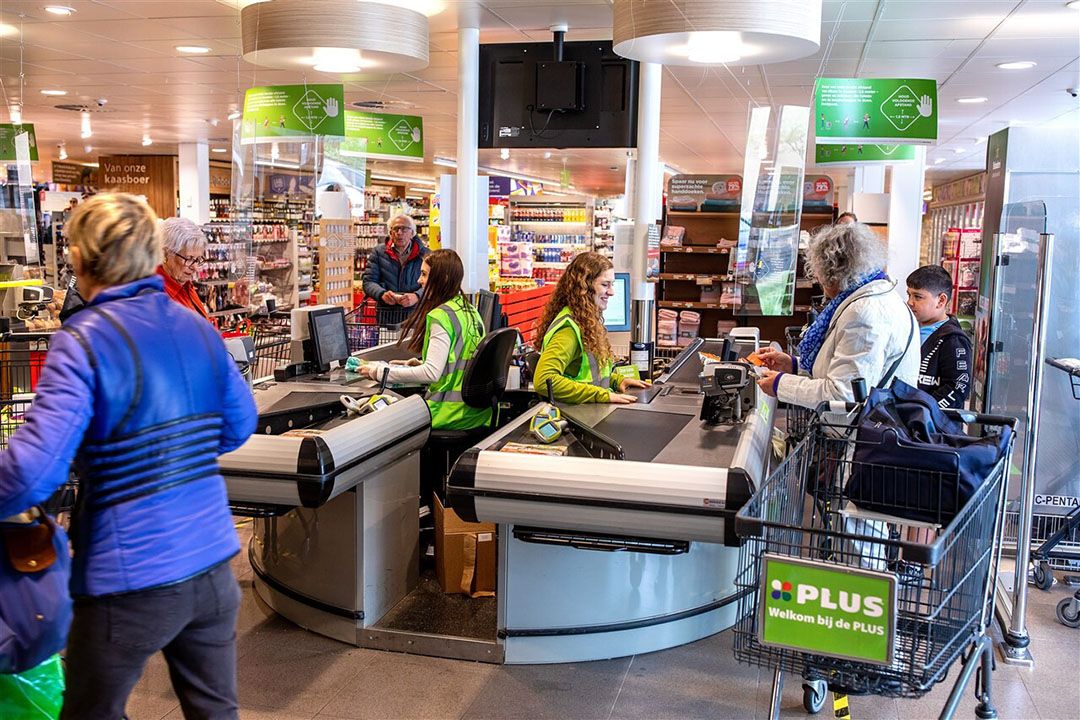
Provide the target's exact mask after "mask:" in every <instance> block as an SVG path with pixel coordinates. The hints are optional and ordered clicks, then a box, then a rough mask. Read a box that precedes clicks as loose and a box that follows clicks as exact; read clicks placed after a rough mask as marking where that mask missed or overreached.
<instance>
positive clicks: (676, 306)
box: [657, 300, 733, 310]
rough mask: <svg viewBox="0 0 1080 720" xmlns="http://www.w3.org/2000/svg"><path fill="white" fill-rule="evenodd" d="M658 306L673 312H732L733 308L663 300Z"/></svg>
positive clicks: (712, 303)
mask: <svg viewBox="0 0 1080 720" xmlns="http://www.w3.org/2000/svg"><path fill="white" fill-rule="evenodd" d="M657 305H659V306H660V307H662V308H671V309H673V310H730V309H731V308H732V307H733V305H732V304H731V303H721V302H691V301H689V300H686V301H683V300H661V301H660V302H658V303H657Z"/></svg>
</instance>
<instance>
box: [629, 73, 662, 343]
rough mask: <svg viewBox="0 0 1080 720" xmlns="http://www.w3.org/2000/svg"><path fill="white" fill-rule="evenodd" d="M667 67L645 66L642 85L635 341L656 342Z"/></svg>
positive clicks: (637, 171)
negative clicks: (652, 269)
mask: <svg viewBox="0 0 1080 720" xmlns="http://www.w3.org/2000/svg"><path fill="white" fill-rule="evenodd" d="M663 70H664V67H663V65H660V64H658V63H641V65H640V68H639V71H638V72H639V82H638V128H637V167H636V168H635V179H634V204H633V207H632V208H631V210H632V212H633V213H634V252H633V259H632V264H631V274H630V280H631V283H630V285H631V298H632V299H633V301H634V303H633V305H634V324H633V335H632V337H631V340H632V341H634V342H652V339H653V299H654V298H655V296H656V291H655V285H654V284H653V283H648V282H646V281H645V271H646V267H647V265H648V253H649V226H651V225H653V224H655V223H656V221H657V220H658V219H659V218H660V198H661V196H660V190H661V188H662V187H663V179H664V171H663V169H662V168H661V167H660V83H661V80H662V78H663Z"/></svg>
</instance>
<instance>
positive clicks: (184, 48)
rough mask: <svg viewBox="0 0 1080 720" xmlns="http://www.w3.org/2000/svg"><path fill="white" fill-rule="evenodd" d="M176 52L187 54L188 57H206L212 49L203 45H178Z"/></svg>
mask: <svg viewBox="0 0 1080 720" xmlns="http://www.w3.org/2000/svg"><path fill="white" fill-rule="evenodd" d="M176 51H177V52H182V53H187V54H188V55H205V54H206V53H208V52H210V48H208V47H204V46H202V45H177V46H176Z"/></svg>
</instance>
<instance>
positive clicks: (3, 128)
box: [0, 123, 38, 162]
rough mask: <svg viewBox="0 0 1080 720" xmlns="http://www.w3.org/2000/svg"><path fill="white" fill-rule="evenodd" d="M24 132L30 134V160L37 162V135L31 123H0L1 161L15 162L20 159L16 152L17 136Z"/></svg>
mask: <svg viewBox="0 0 1080 720" xmlns="http://www.w3.org/2000/svg"><path fill="white" fill-rule="evenodd" d="M22 133H26V134H27V135H29V136H30V137H29V138H28V141H29V144H30V160H31V161H32V162H37V160H38V147H37V135H35V134H34V126H33V125H31V124H30V123H23V124H22V125H13V124H11V123H0V161H7V162H15V161H16V160H18V159H19V157H18V154H17V153H16V152H15V136H17V135H21V134H22Z"/></svg>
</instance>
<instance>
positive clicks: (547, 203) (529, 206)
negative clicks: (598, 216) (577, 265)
mask: <svg viewBox="0 0 1080 720" xmlns="http://www.w3.org/2000/svg"><path fill="white" fill-rule="evenodd" d="M509 219H510V228H511V240H510V243H509V244H507V245H500V257H501V264H502V267H503V268H504V269H505V268H506V267H507V266H508V265H510V264H512V263H513V261H515V260H517V261H518V262H519V263H520V261H521V260H522V258H523V257H524V256H527V255H530V256H531V257H532V260H533V262H532V263H531V266H532V276H533V278H534V279H535V280H536V282H537V283H538V284H549V283H555V282H558V280H559V278H560V277H561V276H562V273H563V270H565V268H566V266H567V265H569V264H570V261H571V260H572V259H573V258H574V256H576V255H578V254H580V253H582V252H585V251H587V250H590V249H592V247H593V234H592V233H593V207H592V205H591V204H590V203H586V202H584V201H577V200H556V199H546V200H541V199H539V198H528V199H520V200H519V199H515V198H511V199H510V207H509Z"/></svg>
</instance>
